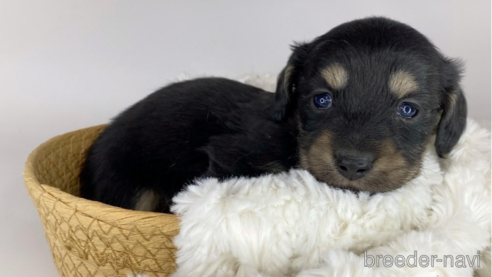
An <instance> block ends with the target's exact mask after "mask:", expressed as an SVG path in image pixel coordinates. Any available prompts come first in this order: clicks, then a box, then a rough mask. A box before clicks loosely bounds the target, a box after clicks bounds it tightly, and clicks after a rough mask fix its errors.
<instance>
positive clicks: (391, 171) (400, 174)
mask: <svg viewBox="0 0 492 277" xmlns="http://www.w3.org/2000/svg"><path fill="white" fill-rule="evenodd" d="M373 170H375V171H377V172H380V173H381V174H386V175H387V176H388V177H389V178H391V179H392V180H399V181H398V183H399V185H402V184H403V182H405V181H408V180H410V179H412V178H413V177H415V176H417V174H418V173H419V171H420V167H419V163H417V164H415V165H414V166H411V165H410V164H408V162H407V161H406V159H405V158H404V157H403V156H402V154H401V152H400V151H399V150H398V149H397V148H396V147H395V144H394V143H393V142H392V141H391V140H385V141H383V142H382V144H381V146H380V158H379V159H378V160H377V161H376V162H375V163H374V168H373Z"/></svg>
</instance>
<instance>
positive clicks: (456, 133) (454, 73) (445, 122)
mask: <svg viewBox="0 0 492 277" xmlns="http://www.w3.org/2000/svg"><path fill="white" fill-rule="evenodd" d="M461 72H462V66H461V64H460V63H459V62H458V61H453V60H449V59H446V58H442V59H441V68H440V77H441V85H440V86H441V111H442V114H441V120H440V121H439V124H438V126H437V135H436V142H435V147H436V151H437V154H438V155H439V157H441V158H445V157H447V155H448V154H449V152H451V150H452V149H453V147H454V146H455V145H456V143H457V142H458V140H459V139H460V137H461V134H463V131H464V130H465V127H466V117H467V107H466V99H465V96H464V95H463V91H462V90H461V87H460V85H459V81H460V79H461V76H460V75H461Z"/></svg>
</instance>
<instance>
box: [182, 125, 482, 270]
mask: <svg viewBox="0 0 492 277" xmlns="http://www.w3.org/2000/svg"><path fill="white" fill-rule="evenodd" d="M428 149H429V150H428V151H427V153H426V156H425V159H424V161H423V166H422V169H423V170H422V174H421V175H420V176H419V177H417V178H416V179H414V180H413V181H411V182H409V183H408V184H406V185H405V186H403V187H402V188H400V189H397V190H395V191H391V192H388V193H383V194H376V195H373V196H369V194H368V193H358V194H357V193H353V192H347V191H342V190H339V189H335V188H331V187H329V186H327V185H326V184H324V183H319V182H317V181H316V180H315V179H314V178H313V177H312V176H311V175H310V174H309V173H308V172H307V171H303V170H291V171H290V172H287V173H282V174H277V175H266V176H262V177H259V178H250V179H248V178H236V179H232V180H228V181H224V182H218V181H217V180H216V179H206V180H201V181H198V182H196V184H194V185H191V186H189V187H188V188H187V189H186V190H185V191H184V192H182V193H180V194H179V195H177V196H176V197H175V198H174V201H175V203H176V204H175V205H174V206H173V207H172V210H173V211H174V212H175V213H176V214H177V215H178V216H179V217H180V218H181V229H180V233H179V235H178V236H177V237H176V238H175V241H174V242H175V245H176V246H177V247H178V251H177V255H176V261H177V264H178V270H177V272H176V273H175V274H174V275H173V276H174V277H182V276H183V277H184V276H201V277H206V276H215V277H218V276H224V277H225V276H237V277H239V276H241V277H246V276H248V277H251V276H270V277H277V276H282V277H286V276H299V277H301V276H302V277H307V276H312V277H314V276H319V277H321V276H473V274H474V270H475V271H476V272H475V273H478V274H480V275H482V276H490V225H491V205H490V136H489V133H488V131H486V130H485V129H481V128H480V127H479V126H478V125H477V124H476V123H475V122H474V121H472V120H469V121H468V127H467V129H466V131H465V133H464V135H463V136H462V138H461V140H460V141H459V143H458V145H457V146H456V147H455V148H454V150H453V151H452V153H451V154H450V157H449V159H447V160H440V159H439V158H438V157H437V156H436V154H435V152H434V151H433V148H432V147H429V148H428ZM440 162H441V164H440ZM441 169H442V170H441ZM378 256H381V258H380V257H378ZM383 257H384V258H383ZM377 265H379V266H377ZM478 265H479V266H478Z"/></svg>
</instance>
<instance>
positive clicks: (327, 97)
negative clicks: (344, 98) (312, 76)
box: [313, 92, 332, 110]
mask: <svg viewBox="0 0 492 277" xmlns="http://www.w3.org/2000/svg"><path fill="white" fill-rule="evenodd" d="M331 101H332V100H331V94H329V93H327V92H325V93H320V94H316V95H315V96H314V97H313V102H314V105H315V106H316V108H318V109H320V110H326V109H328V108H329V107H331Z"/></svg>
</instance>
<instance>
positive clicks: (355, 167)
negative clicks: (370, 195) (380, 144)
mask: <svg viewBox="0 0 492 277" xmlns="http://www.w3.org/2000/svg"><path fill="white" fill-rule="evenodd" d="M373 162H374V158H373V157H372V155H371V154H367V153H362V154H357V155H338V156H337V158H336V166H337V169H338V172H340V174H342V175H343V176H344V177H345V178H347V179H349V180H357V179H359V178H362V177H364V176H365V175H366V174H367V173H368V172H369V171H371V169H372V164H373Z"/></svg>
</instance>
